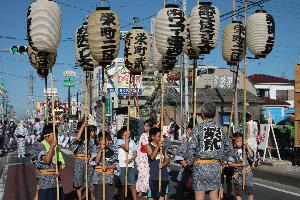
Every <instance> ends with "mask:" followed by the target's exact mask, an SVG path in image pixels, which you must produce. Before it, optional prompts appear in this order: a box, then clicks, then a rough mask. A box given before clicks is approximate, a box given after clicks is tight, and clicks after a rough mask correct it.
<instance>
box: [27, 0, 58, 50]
mask: <svg viewBox="0 0 300 200" xmlns="http://www.w3.org/2000/svg"><path fill="white" fill-rule="evenodd" d="M60 35H61V11H60V7H59V5H58V4H57V3H55V2H54V1H49V0H37V1H35V2H33V3H32V4H31V5H30V6H29V8H28V13H27V39H28V42H29V45H30V46H31V47H32V48H33V49H34V50H35V51H38V52H48V53H50V52H51V53H55V52H56V49H57V47H58V44H59V41H60Z"/></svg>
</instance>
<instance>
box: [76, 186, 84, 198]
mask: <svg viewBox="0 0 300 200" xmlns="http://www.w3.org/2000/svg"><path fill="white" fill-rule="evenodd" d="M82 190H83V187H81V188H79V189H77V190H76V192H77V197H78V200H82Z"/></svg>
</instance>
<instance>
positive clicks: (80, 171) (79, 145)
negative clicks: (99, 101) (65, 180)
mask: <svg viewBox="0 0 300 200" xmlns="http://www.w3.org/2000/svg"><path fill="white" fill-rule="evenodd" d="M85 128H87V129H88V130H87V139H88V147H87V148H88V150H91V149H92V148H93V146H94V138H95V133H96V127H95V126H93V125H88V123H87V122H83V123H82V122H79V123H78V126H77V130H78V129H79V131H78V133H77V135H76V139H75V141H74V142H73V144H72V151H73V154H74V170H73V187H74V188H75V189H76V192H77V197H78V199H79V200H81V199H82V194H83V190H84V189H87V188H85V186H86V184H85V181H86V180H85V160H86V159H87V158H86V152H85V131H84V129H85ZM93 172H94V169H93V168H92V167H91V166H90V165H88V184H89V185H88V187H89V188H88V189H89V190H90V192H91V196H92V197H93V196H94V194H93V184H92V181H91V180H92V176H93Z"/></svg>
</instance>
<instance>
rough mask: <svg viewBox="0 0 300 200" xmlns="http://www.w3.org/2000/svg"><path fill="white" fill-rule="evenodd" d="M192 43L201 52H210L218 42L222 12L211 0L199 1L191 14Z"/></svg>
mask: <svg viewBox="0 0 300 200" xmlns="http://www.w3.org/2000/svg"><path fill="white" fill-rule="evenodd" d="M190 18H191V19H190V27H189V28H190V33H191V43H192V46H193V48H194V49H196V50H197V51H199V53H200V54H209V53H210V51H211V50H212V49H213V48H215V47H216V46H217V44H218V38H219V33H220V12H219V9H218V8H217V7H215V6H213V5H212V3H211V2H199V5H197V6H195V7H194V8H193V9H192V11H191V16H190Z"/></svg>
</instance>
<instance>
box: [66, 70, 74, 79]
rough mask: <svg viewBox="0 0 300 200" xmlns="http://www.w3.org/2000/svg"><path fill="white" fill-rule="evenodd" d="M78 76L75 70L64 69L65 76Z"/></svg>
mask: <svg viewBox="0 0 300 200" xmlns="http://www.w3.org/2000/svg"><path fill="white" fill-rule="evenodd" d="M75 76H76V72H74V71H70V70H68V71H64V77H75Z"/></svg>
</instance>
